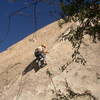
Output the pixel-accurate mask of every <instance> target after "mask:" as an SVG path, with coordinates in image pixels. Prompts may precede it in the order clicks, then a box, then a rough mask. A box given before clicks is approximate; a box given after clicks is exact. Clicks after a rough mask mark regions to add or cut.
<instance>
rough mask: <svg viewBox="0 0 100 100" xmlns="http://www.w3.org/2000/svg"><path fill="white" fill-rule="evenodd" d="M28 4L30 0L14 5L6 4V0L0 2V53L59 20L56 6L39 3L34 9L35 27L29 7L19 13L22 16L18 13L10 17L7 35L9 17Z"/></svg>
mask: <svg viewBox="0 0 100 100" xmlns="http://www.w3.org/2000/svg"><path fill="white" fill-rule="evenodd" d="M27 1H28V2H27ZM29 2H31V0H20V2H15V3H12V2H8V0H0V52H2V51H4V50H6V49H7V48H8V47H10V46H11V45H13V44H15V43H17V42H18V41H20V40H22V39H23V38H25V37H26V36H28V35H30V34H32V32H35V31H37V30H38V29H40V28H42V27H44V26H46V25H48V24H50V23H52V22H54V21H56V20H57V19H58V18H60V15H59V13H60V10H59V7H58V6H57V5H56V6H55V5H53V4H51V5H50V4H47V3H39V4H38V5H37V8H36V21H37V25H36V24H34V17H33V16H32V12H33V10H32V7H30V8H27V9H24V10H23V11H22V12H20V13H22V14H23V15H24V16H23V15H20V14H19V13H18V14H16V15H14V16H11V21H10V30H9V32H8V35H7V31H8V23H9V15H10V14H12V13H13V12H15V11H16V10H18V9H20V8H22V7H25V6H27V5H28V3H29ZM53 11H56V13H54V14H53ZM52 14H53V15H52Z"/></svg>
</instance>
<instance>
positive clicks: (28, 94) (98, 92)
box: [0, 22, 100, 100]
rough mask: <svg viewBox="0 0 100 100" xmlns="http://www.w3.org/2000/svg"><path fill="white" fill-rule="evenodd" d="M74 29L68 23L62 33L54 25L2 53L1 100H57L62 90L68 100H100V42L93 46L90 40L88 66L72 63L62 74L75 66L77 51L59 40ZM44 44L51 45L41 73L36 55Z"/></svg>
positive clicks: (86, 53) (85, 47)
mask: <svg viewBox="0 0 100 100" xmlns="http://www.w3.org/2000/svg"><path fill="white" fill-rule="evenodd" d="M72 25H74V23H67V24H65V25H64V26H63V28H61V29H60V28H59V26H58V23H57V22H54V23H52V24H50V25H48V26H46V27H44V28H42V29H40V30H38V31H37V32H36V33H35V34H34V35H33V34H32V35H30V36H28V37H26V38H25V39H23V40H22V41H20V42H18V43H16V44H14V45H13V46H11V47H10V48H8V49H7V50H6V51H4V52H2V53H0V100H53V99H52V98H57V97H56V95H55V92H58V91H59V90H60V93H61V94H64V95H66V93H67V95H68V97H67V99H68V100H100V42H99V41H98V42H97V43H96V44H93V43H92V42H91V40H89V37H88V36H86V38H85V40H84V41H85V43H86V45H84V44H83V45H82V47H81V49H80V52H81V53H82V55H83V56H84V57H85V59H86V60H87V63H86V65H85V66H83V65H82V64H77V63H75V62H72V63H71V64H69V65H68V66H67V67H66V69H65V70H64V71H61V68H62V66H64V65H66V63H70V62H71V60H72V58H71V55H72V52H73V49H72V46H71V44H70V43H69V42H68V41H61V42H58V41H56V40H57V38H58V37H59V36H60V35H61V33H62V32H64V31H65V29H69V28H70V27H71V26H72ZM41 44H46V45H47V49H48V51H49V53H48V54H47V62H48V65H47V66H45V67H43V68H41V69H38V68H37V66H36V64H35V57H34V55H33V53H34V50H35V48H36V47H38V46H39V45H41ZM47 70H49V71H50V72H51V73H52V75H51V76H48V74H47ZM23 72H25V73H24V74H23ZM67 99H66V100H67ZM54 100H56V99H54ZM59 100H60V99H59ZM61 100H63V99H61Z"/></svg>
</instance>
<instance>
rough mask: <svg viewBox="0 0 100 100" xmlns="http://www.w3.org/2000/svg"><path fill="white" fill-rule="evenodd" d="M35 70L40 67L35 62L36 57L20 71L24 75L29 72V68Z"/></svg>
mask: <svg viewBox="0 0 100 100" xmlns="http://www.w3.org/2000/svg"><path fill="white" fill-rule="evenodd" d="M33 69H34V71H35V72H37V71H38V70H39V69H40V68H39V67H38V65H37V63H36V59H35V60H33V61H32V62H31V63H30V64H29V65H28V66H27V67H26V68H25V69H24V71H23V72H22V75H25V74H27V73H28V72H30V71H31V70H33Z"/></svg>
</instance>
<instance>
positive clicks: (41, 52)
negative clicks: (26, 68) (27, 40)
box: [34, 44, 48, 65]
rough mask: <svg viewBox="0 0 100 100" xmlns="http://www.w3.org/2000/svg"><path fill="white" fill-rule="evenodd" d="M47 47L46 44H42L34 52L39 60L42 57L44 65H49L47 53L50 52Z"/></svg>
mask: <svg viewBox="0 0 100 100" xmlns="http://www.w3.org/2000/svg"><path fill="white" fill-rule="evenodd" d="M46 49H47V47H46V45H45V44H42V45H41V46H39V47H37V48H36V49H35V53H34V55H35V57H36V59H38V61H40V60H41V59H42V61H43V63H42V64H43V65H47V62H46V54H47V53H48V51H47V50H46Z"/></svg>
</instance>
